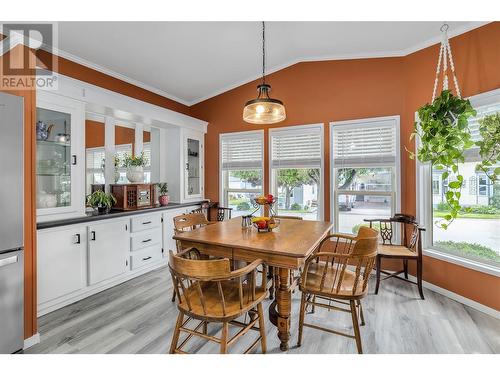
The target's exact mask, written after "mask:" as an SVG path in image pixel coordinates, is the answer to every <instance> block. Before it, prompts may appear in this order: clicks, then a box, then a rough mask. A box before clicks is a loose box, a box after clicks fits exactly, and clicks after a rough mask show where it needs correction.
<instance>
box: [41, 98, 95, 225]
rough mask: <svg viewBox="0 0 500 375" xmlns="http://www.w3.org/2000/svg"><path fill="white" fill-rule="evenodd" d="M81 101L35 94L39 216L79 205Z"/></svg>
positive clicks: (69, 210)
mask: <svg viewBox="0 0 500 375" xmlns="http://www.w3.org/2000/svg"><path fill="white" fill-rule="evenodd" d="M84 116H85V114H84V109H83V105H82V103H80V102H78V101H75V100H72V99H69V98H65V97H61V96H59V95H54V94H51V93H46V92H43V93H40V94H37V110H36V121H35V124H34V126H35V131H36V172H35V175H36V207H37V215H38V217H39V219H40V218H42V220H43V217H44V216H48V215H50V216H51V218H54V215H56V216H57V215H59V214H60V215H62V216H61V217H64V215H65V214H74V213H75V212H77V211H78V210H81V207H82V195H83V193H82V194H80V190H81V189H82V186H81V185H82V176H81V175H82V173H81V172H79V171H80V170H81V168H77V165H79V163H83V162H84V160H83V159H82V152H81V148H82V147H83V141H82V135H81V129H82V128H83V121H84Z"/></svg>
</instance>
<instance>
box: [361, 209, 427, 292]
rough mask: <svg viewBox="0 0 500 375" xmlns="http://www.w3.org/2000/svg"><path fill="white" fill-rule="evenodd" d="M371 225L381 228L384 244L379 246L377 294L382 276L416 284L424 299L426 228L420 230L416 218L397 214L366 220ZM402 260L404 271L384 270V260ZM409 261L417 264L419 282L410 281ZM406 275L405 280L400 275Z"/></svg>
mask: <svg viewBox="0 0 500 375" xmlns="http://www.w3.org/2000/svg"><path fill="white" fill-rule="evenodd" d="M365 221H366V222H368V223H370V228H372V227H374V226H375V227H378V228H380V229H379V230H380V237H381V238H382V243H381V244H379V246H378V254H377V262H376V266H375V267H376V268H377V284H376V286H375V294H378V289H379V286H380V281H381V278H380V276H381V274H384V275H387V276H385V277H384V278H383V279H382V280H386V279H389V278H391V277H394V278H396V279H399V280H403V281H406V282H409V283H411V284H416V285H417V287H418V292H419V294H420V298H422V299H425V298H424V291H423V288H422V271H423V262H422V234H421V233H422V232H423V231H425V229H424V228H420V227H419V225H418V223H417V221H416V220H415V217H414V216H411V215H405V214H396V215H394V216H393V217H391V218H390V219H365ZM397 226H399V236H400V237H401V241H400V243H399V244H398V243H394V242H396V228H397ZM361 228H363V227H361ZM384 258H387V259H400V260H402V262H403V269H402V270H400V271H396V272H388V271H384V270H383V269H382V259H384ZM408 261H415V262H416V264H417V282H416V283H415V282H414V281H411V280H409V279H408ZM401 274H404V278H402V277H400V276H399V275H401Z"/></svg>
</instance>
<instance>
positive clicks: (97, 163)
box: [85, 147, 104, 195]
mask: <svg viewBox="0 0 500 375" xmlns="http://www.w3.org/2000/svg"><path fill="white" fill-rule="evenodd" d="M85 159H86V164H87V165H86V167H87V168H86V181H87V186H86V187H85V192H86V194H87V195H88V194H90V193H91V192H92V185H95V184H104V147H96V148H87V149H86V151H85Z"/></svg>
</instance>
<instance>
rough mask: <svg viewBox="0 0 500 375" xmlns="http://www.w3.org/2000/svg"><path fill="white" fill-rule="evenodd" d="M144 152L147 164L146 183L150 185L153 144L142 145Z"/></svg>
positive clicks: (145, 168) (145, 170) (145, 143)
mask: <svg viewBox="0 0 500 375" xmlns="http://www.w3.org/2000/svg"><path fill="white" fill-rule="evenodd" d="M142 152H144V158H145V159H146V161H147V163H146V166H145V167H144V182H145V183H147V184H149V183H150V182H151V143H150V142H144V144H143V145H142Z"/></svg>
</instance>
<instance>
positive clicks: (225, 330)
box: [220, 322, 229, 354]
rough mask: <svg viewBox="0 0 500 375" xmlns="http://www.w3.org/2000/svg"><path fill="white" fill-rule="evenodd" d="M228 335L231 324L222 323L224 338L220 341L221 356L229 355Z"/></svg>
mask: <svg viewBox="0 0 500 375" xmlns="http://www.w3.org/2000/svg"><path fill="white" fill-rule="evenodd" d="M228 334H229V323H227V322H224V323H222V336H221V339H220V354H226V353H227V341H228Z"/></svg>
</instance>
